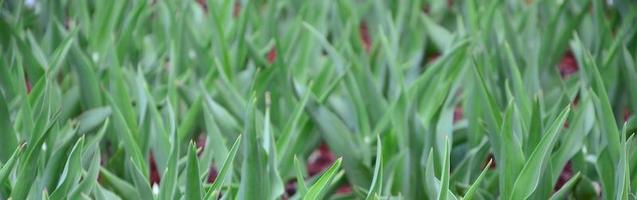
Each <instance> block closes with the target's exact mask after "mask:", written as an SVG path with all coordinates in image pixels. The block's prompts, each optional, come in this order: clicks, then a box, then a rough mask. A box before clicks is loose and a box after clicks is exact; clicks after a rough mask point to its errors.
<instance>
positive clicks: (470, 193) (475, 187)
mask: <svg viewBox="0 0 637 200" xmlns="http://www.w3.org/2000/svg"><path fill="white" fill-rule="evenodd" d="M492 163H493V160H489V162H488V163H487V165H486V166H485V167H484V169H483V170H482V172H480V175H479V176H478V178H477V179H476V181H475V182H473V184H471V186H470V187H469V189H467V192H466V193H465V194H464V199H465V200H472V199H473V198H474V196H475V195H476V194H477V193H476V192H477V191H478V189H479V188H478V187H480V183H481V182H482V179H484V176H485V175H486V174H487V171H488V170H489V168H491V164H492Z"/></svg>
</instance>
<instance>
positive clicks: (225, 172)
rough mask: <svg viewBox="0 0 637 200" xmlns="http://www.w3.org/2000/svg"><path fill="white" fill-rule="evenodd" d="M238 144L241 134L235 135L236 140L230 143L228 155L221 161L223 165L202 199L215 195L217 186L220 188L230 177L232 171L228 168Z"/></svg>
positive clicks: (233, 158)
mask: <svg viewBox="0 0 637 200" xmlns="http://www.w3.org/2000/svg"><path fill="white" fill-rule="evenodd" d="M240 145H241V135H239V137H237V140H236V141H235V142H234V144H233V145H232V148H231V149H230V153H229V154H228V157H226V160H225V161H224V162H223V165H222V166H221V170H220V171H219V174H218V175H217V178H216V179H215V182H213V183H212V186H211V187H210V188H208V192H206V196H205V198H204V199H213V198H214V197H215V192H216V191H217V190H218V189H219V188H221V185H223V184H224V182H225V181H226V179H228V178H229V177H230V178H232V176H231V175H232V173H231V172H230V170H231V169H232V166H233V163H234V160H235V157H236V155H237V151H238V150H239V147H240Z"/></svg>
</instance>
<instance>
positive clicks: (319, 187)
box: [303, 158, 343, 200]
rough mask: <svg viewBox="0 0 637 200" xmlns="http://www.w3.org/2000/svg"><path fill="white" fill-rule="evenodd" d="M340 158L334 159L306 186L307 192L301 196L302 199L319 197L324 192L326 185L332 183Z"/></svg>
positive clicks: (339, 165)
mask: <svg viewBox="0 0 637 200" xmlns="http://www.w3.org/2000/svg"><path fill="white" fill-rule="evenodd" d="M342 160H343V159H342V158H338V159H337V160H336V161H334V164H332V166H330V167H329V168H328V169H327V170H325V172H324V173H323V174H321V176H320V177H319V179H318V180H317V181H316V182H315V183H314V184H313V185H312V186H310V187H309V188H308V190H307V193H306V194H305V196H304V197H303V199H304V200H308V199H321V198H322V197H323V195H324V194H325V192H326V190H327V187H328V186H329V185H331V184H332V181H333V179H334V177H335V176H336V174H337V172H338V171H339V169H340V167H341V162H342Z"/></svg>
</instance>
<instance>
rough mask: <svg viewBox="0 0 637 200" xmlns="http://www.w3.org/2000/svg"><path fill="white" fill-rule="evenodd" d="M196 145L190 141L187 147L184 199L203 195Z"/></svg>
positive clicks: (199, 197) (198, 197) (193, 198)
mask: <svg viewBox="0 0 637 200" xmlns="http://www.w3.org/2000/svg"><path fill="white" fill-rule="evenodd" d="M196 148H197V147H196V146H195V144H194V143H190V146H189V147H188V149H189V150H188V164H187V165H186V197H185V198H186V199H188V200H195V199H201V198H202V197H203V194H202V187H201V179H200V178H199V177H200V176H199V162H198V160H197V149H196Z"/></svg>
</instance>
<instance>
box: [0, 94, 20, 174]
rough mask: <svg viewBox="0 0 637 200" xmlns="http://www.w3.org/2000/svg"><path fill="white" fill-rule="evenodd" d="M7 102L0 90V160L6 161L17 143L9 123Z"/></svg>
mask: <svg viewBox="0 0 637 200" xmlns="http://www.w3.org/2000/svg"><path fill="white" fill-rule="evenodd" d="M5 102H8V101H7V100H6V99H5V98H4V95H3V94H2V92H0V130H2V132H3V133H2V134H0V162H6V161H7V160H9V158H10V157H11V155H12V154H11V152H14V149H16V147H17V145H18V138H16V133H15V131H14V129H13V125H12V123H11V115H9V108H8V107H7V105H6V103H5Z"/></svg>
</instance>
